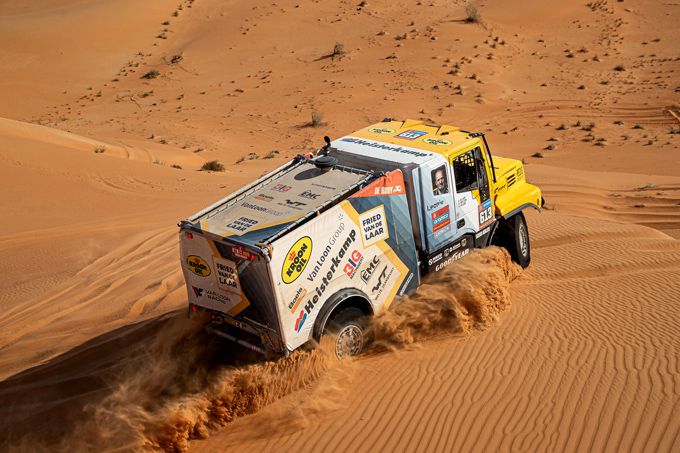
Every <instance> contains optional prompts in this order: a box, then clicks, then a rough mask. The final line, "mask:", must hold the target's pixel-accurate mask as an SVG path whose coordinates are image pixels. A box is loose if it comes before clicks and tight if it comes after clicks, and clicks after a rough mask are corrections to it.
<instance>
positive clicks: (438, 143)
mask: <svg viewBox="0 0 680 453" xmlns="http://www.w3.org/2000/svg"><path fill="white" fill-rule="evenodd" d="M423 141H424V142H425V143H427V144H428V145H435V146H449V145H451V144H452V143H453V142H451V140H445V139H443V138H432V137H428V138H424V139H423Z"/></svg>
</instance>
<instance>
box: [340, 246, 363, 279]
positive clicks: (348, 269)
mask: <svg viewBox="0 0 680 453" xmlns="http://www.w3.org/2000/svg"><path fill="white" fill-rule="evenodd" d="M363 261H364V256H363V255H362V254H361V252H360V251H359V250H354V251H353V252H352V254H351V255H350V257H349V259H348V260H347V264H345V267H344V268H343V272H345V274H347V276H348V277H349V278H354V274H355V273H356V271H357V268H358V267H359V266H360V265H361V263H362V262H363Z"/></svg>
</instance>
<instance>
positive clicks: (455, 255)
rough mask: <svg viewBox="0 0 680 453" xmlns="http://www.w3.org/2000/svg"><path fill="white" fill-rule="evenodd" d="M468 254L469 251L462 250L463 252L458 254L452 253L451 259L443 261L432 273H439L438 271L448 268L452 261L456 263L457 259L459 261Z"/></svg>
mask: <svg viewBox="0 0 680 453" xmlns="http://www.w3.org/2000/svg"><path fill="white" fill-rule="evenodd" d="M468 253H470V249H464V250H461V251H460V252H456V253H454V254H453V255H451V257H450V258H448V259H447V260H446V261H443V262H441V263H439V264H437V266H436V267H435V268H434V271H435V272H439V271H440V270H442V269H444V268H445V267H447V266H449V265H450V264H451V263H453V262H454V261H458V260H459V259H461V258H462V257H464V256H465V255H467V254H468Z"/></svg>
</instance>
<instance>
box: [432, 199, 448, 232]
mask: <svg viewBox="0 0 680 453" xmlns="http://www.w3.org/2000/svg"><path fill="white" fill-rule="evenodd" d="M430 215H431V216H432V231H433V232H435V233H436V232H437V231H439V230H441V229H442V228H444V227H447V226H449V225H450V224H451V214H450V212H449V205H446V206H444V207H443V208H441V209H438V210H436V211H434V212H433V213H432V214H430Z"/></svg>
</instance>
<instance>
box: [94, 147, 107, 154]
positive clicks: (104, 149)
mask: <svg viewBox="0 0 680 453" xmlns="http://www.w3.org/2000/svg"><path fill="white" fill-rule="evenodd" d="M104 151H106V146H102V145H99V146H96V147H95V148H94V152H95V154H101V153H103V152H104Z"/></svg>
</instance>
